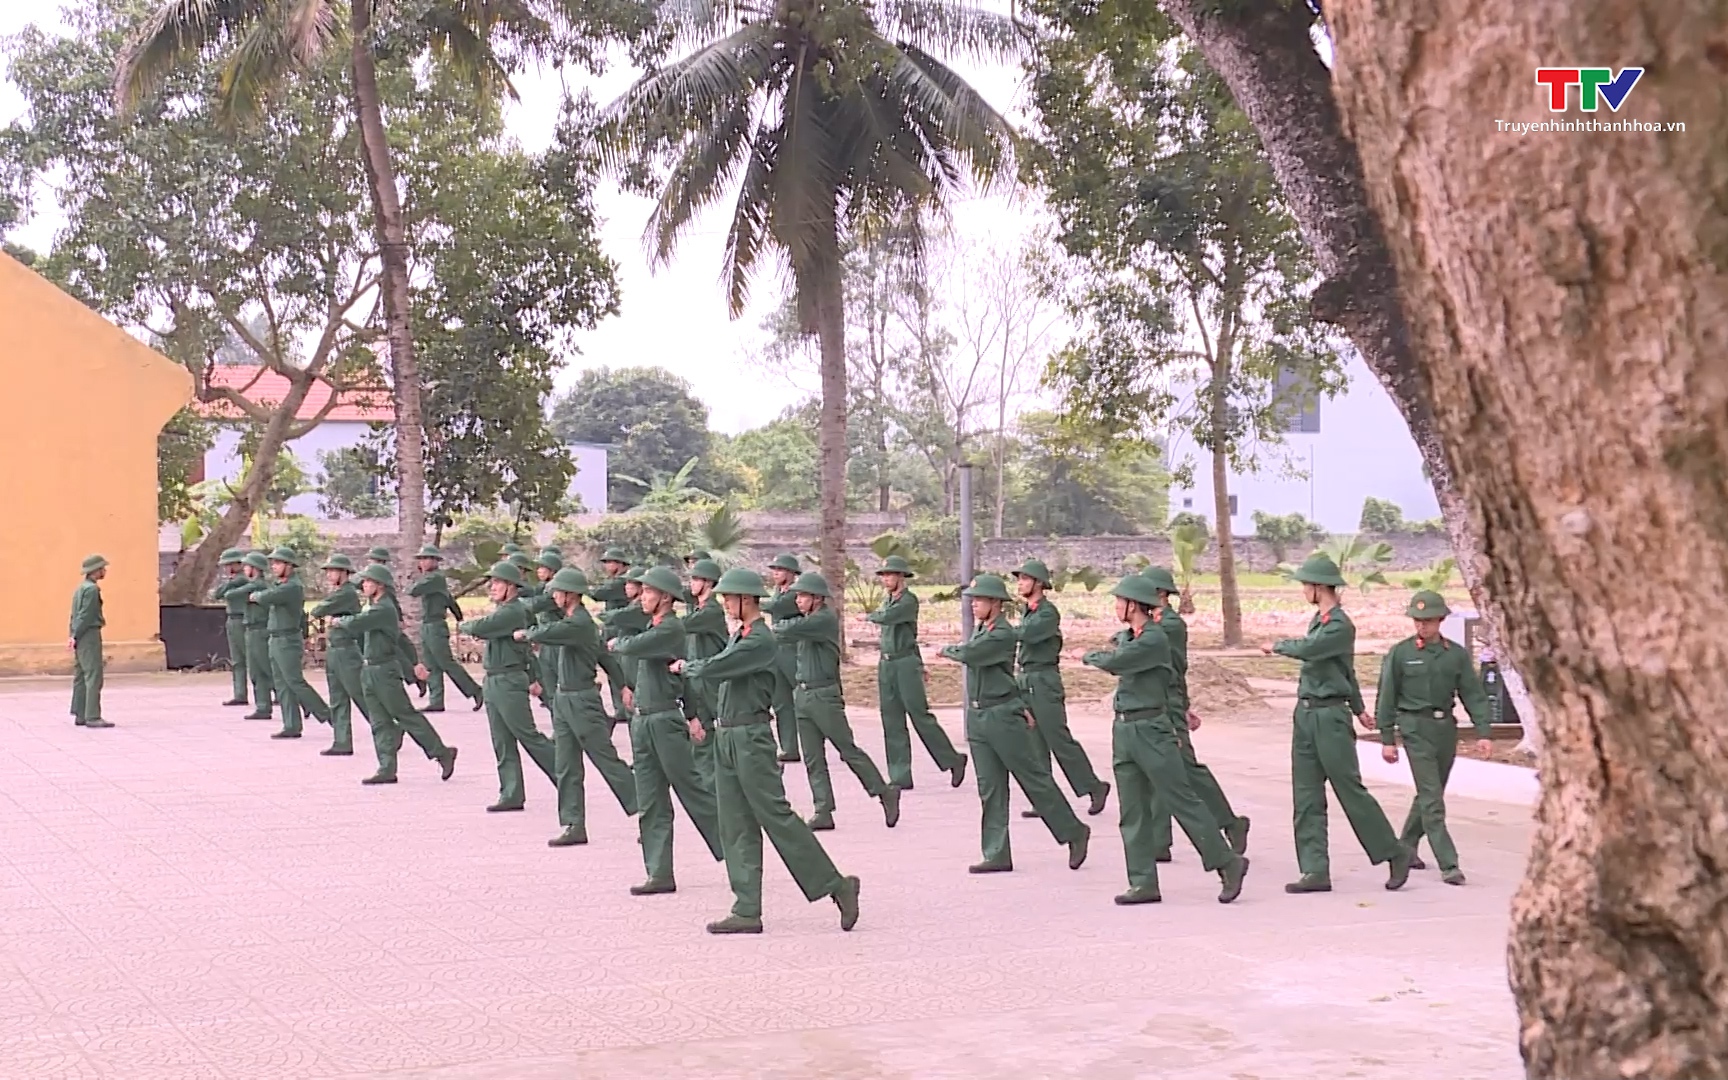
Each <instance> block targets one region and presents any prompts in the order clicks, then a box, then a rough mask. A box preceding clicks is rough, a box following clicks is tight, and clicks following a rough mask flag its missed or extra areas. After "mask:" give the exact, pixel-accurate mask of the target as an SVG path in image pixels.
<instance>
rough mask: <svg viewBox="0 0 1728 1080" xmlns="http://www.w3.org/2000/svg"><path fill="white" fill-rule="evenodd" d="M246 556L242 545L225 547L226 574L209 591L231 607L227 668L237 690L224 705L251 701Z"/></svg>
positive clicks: (223, 563) (247, 703)
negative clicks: (247, 650)
mask: <svg viewBox="0 0 1728 1080" xmlns="http://www.w3.org/2000/svg"><path fill="white" fill-rule="evenodd" d="M245 559H246V553H245V552H244V551H241V550H240V549H239V548H229V549H228V550H227V551H224V552H223V553H222V558H221V561H220V562H219V563H218V565H219V566H221V567H222V569H223V570H225V571H226V574H225V575H224V576H223V577H222V578H221V579H220V580H218V581H217V582H216V589H215V591H213V592H212V593H211V594H210V598H211V599H212V600H220V601H222V603H223V604H224V605H225V606H226V607H227V608H228V671H229V674H230V675H232V676H233V678H234V692H233V694H232V696H230V697H229V698H228V700H227V701H224V702H223V703H222V704H224V705H250V704H251V702H250V701H248V700H247V698H246V590H244V589H243V588H241V586H243V585H246V584H247V583H248V582H249V580H250V579H249V578H247V577H246V567H245Z"/></svg>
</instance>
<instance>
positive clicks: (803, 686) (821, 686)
mask: <svg viewBox="0 0 1728 1080" xmlns="http://www.w3.org/2000/svg"><path fill="white" fill-rule="evenodd" d="M797 685H798V689H800V690H826V689H828V688H829V687H831V686H839V685H840V680H839V679H830V680H828V681H827V682H800V683H798V684H797Z"/></svg>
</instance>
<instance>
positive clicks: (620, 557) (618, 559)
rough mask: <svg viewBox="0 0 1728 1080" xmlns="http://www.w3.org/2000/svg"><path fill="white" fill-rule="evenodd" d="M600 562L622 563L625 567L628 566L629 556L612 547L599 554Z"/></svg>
mask: <svg viewBox="0 0 1728 1080" xmlns="http://www.w3.org/2000/svg"><path fill="white" fill-rule="evenodd" d="M600 561H601V562H603V563H605V562H615V563H623V564H624V565H625V566H629V565H630V556H628V555H626V554H624V552H623V551H621V550H619V549H618V548H615V547H612V548H607V549H606V550H605V551H603V552H601V554H600Z"/></svg>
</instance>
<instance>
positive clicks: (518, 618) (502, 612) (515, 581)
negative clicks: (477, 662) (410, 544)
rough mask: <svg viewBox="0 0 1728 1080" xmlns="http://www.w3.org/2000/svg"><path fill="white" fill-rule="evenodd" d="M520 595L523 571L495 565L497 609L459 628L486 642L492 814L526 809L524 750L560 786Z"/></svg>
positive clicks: (491, 590) (490, 577) (491, 587)
mask: <svg viewBox="0 0 1728 1080" xmlns="http://www.w3.org/2000/svg"><path fill="white" fill-rule="evenodd" d="M521 589H522V570H521V568H520V567H518V566H517V565H516V564H515V563H513V562H501V563H498V564H496V565H495V566H493V567H492V569H491V571H490V572H489V573H488V574H487V582H486V590H487V593H488V594H489V595H490V596H491V597H492V602H493V603H494V604H496V605H497V608H496V609H495V610H494V611H493V612H492V614H490V615H486V616H484V617H482V618H478V619H468V620H466V621H465V622H463V623H462V624H461V625H460V626H458V627H457V629H458V630H460V631H462V632H463V633H464V634H467V635H468V636H470V637H477V638H481V639H483V640H484V641H485V642H486V660H485V664H486V683H485V685H484V686H483V687H482V689H481V693H482V696H483V697H484V698H485V701H486V724H487V726H488V727H489V728H491V730H492V754H493V756H494V757H496V758H497V759H498V801H497V802H495V803H493V804H492V805H491V806H488V807H487V808H486V809H487V810H488V811H489V812H491V813H504V812H508V811H513V810H520V809H522V808H523V806H524V805H525V804H526V802H527V798H528V796H527V792H526V791H525V790H524V788H523V784H522V751H523V750H526V751H528V756H529V757H531V758H533V759H534V764H536V765H538V766H539V767H540V771H541V772H543V773H545V774H546V779H548V780H551V781H552V783H553V784H554V785H556V784H557V783H558V780H557V776H556V764H557V763H556V761H555V757H554V754H553V750H552V740H551V739H548V738H547V737H546V735H545V733H544V732H542V731H541V730H540V729H539V728H537V727H535V726H534V712H533V710H532V709H531V708H530V707H529V704H528V686H529V678H530V676H529V674H528V659H529V652H528V646H527V644H526V643H524V642H521V641H518V640H516V631H518V630H526V629H528V622H529V619H528V608H527V607H526V606H524V605H523V603H522V601H521V599H520V598H519V596H518V593H519V592H520V591H521Z"/></svg>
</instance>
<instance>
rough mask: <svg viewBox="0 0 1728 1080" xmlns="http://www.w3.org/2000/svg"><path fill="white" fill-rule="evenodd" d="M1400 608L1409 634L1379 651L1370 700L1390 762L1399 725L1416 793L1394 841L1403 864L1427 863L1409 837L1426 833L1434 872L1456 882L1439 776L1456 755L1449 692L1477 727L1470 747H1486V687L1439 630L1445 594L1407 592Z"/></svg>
mask: <svg viewBox="0 0 1728 1080" xmlns="http://www.w3.org/2000/svg"><path fill="white" fill-rule="evenodd" d="M1405 614H1407V615H1409V616H1410V618H1412V619H1414V620H1415V621H1416V635H1415V636H1414V637H1407V638H1405V639H1404V640H1403V641H1400V642H1399V643H1398V644H1396V645H1394V646H1392V651H1391V652H1389V653H1387V654H1386V661H1385V663H1383V664H1382V665H1381V667H1380V689H1379V692H1378V693H1377V694H1376V695H1375V701H1374V712H1375V716H1376V720H1377V724H1378V727H1379V729H1380V743H1381V746H1382V749H1381V751H1380V754H1381V757H1382V758H1384V759H1385V761H1386V763H1387V764H1389V765H1390V764H1396V763H1397V761H1398V735H1399V733H1400V732H1402V733H1403V735H1404V749H1405V750H1407V751H1409V752H1410V777H1411V779H1413V780H1414V781H1415V782H1416V801H1415V802H1413V803H1411V804H1410V814H1409V816H1408V817H1406V818H1405V819H1404V831H1403V833H1402V834H1401V835H1400V836H1399V838H1398V841H1399V843H1401V844H1403V845H1404V847H1406V848H1408V849H1409V851H1410V869H1412V870H1426V869H1427V865H1426V864H1425V863H1423V862H1422V860H1421V859H1420V858H1419V857H1418V856H1417V855H1416V845H1417V844H1419V843H1421V842H1422V837H1424V836H1426V837H1428V846H1429V847H1431V848H1433V849H1434V861H1436V862H1438V863H1439V864H1440V880H1441V881H1444V882H1445V883H1446V884H1448V885H1462V884H1464V871H1462V870H1460V869H1459V868H1458V848H1457V847H1456V846H1455V845H1454V844H1453V843H1452V833H1451V831H1450V830H1448V829H1447V828H1446V781H1447V780H1448V779H1450V778H1451V776H1452V762H1453V760H1454V759H1456V758H1457V756H1458V718H1457V717H1456V716H1454V715H1453V713H1452V708H1453V702H1454V701H1455V700H1456V701H1461V702H1463V704H1464V709H1465V711H1466V712H1468V713H1469V714H1470V723H1471V724H1472V725H1473V726H1474V727H1475V728H1476V749H1477V751H1478V752H1480V753H1483V754H1486V753H1488V752H1489V751H1490V750H1492V749H1493V748H1494V743H1493V740H1491V739H1489V737H1488V734H1489V724H1490V722H1491V721H1490V720H1489V715H1488V695H1487V694H1485V693H1483V691H1482V679H1481V677H1480V676H1478V675H1477V674H1476V665H1475V664H1472V663H1471V662H1470V654H1469V652H1467V651H1466V650H1465V649H1464V647H1463V646H1462V645H1457V644H1454V643H1453V642H1450V641H1447V640H1446V639H1445V638H1443V637H1441V636H1440V623H1441V621H1442V620H1443V619H1445V618H1446V616H1447V615H1449V614H1451V610H1450V609H1449V608H1447V606H1446V599H1445V598H1444V597H1442V596H1441V595H1440V594H1439V593H1437V592H1432V591H1429V590H1424V591H1422V592H1419V593H1417V594H1416V595H1415V596H1413V597H1411V598H1410V606H1409V608H1408V609H1406V611H1405Z"/></svg>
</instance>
